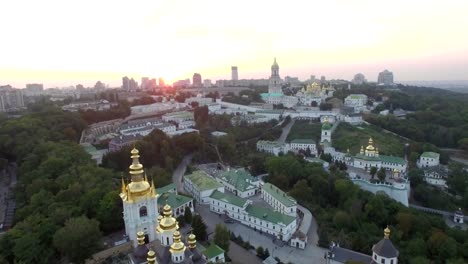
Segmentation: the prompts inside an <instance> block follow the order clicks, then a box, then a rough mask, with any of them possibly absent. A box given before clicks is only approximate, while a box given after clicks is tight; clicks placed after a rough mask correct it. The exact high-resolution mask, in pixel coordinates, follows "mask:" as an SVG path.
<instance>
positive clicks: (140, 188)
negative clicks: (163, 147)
mask: <svg viewBox="0 0 468 264" xmlns="http://www.w3.org/2000/svg"><path fill="white" fill-rule="evenodd" d="M130 153H131V156H130V157H131V158H132V164H131V165H130V167H129V169H130V171H129V173H130V177H131V182H130V183H129V184H128V185H125V181H124V180H123V178H122V193H121V194H120V196H121V197H122V199H124V200H126V201H135V200H137V199H139V198H142V197H154V196H156V191H155V189H154V183H151V184H150V183H149V182H148V179H147V177H146V174H145V173H144V169H143V165H142V164H141V163H140V160H139V158H140V155H139V151H138V150H137V149H136V148H133V149H132V151H131V152H130Z"/></svg>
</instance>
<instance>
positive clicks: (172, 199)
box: [158, 192, 192, 209]
mask: <svg viewBox="0 0 468 264" xmlns="http://www.w3.org/2000/svg"><path fill="white" fill-rule="evenodd" d="M191 200H192V198H190V197H187V196H183V195H178V194H175V193H172V192H167V193H163V194H162V195H161V196H159V198H158V206H159V207H162V206H164V205H166V203H167V204H168V205H170V206H171V207H172V208H173V209H174V208H179V207H180V206H182V205H184V204H186V203H188V202H190V201H191Z"/></svg>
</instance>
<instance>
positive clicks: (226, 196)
mask: <svg viewBox="0 0 468 264" xmlns="http://www.w3.org/2000/svg"><path fill="white" fill-rule="evenodd" d="M210 197H211V198H213V199H215V200H218V201H221V202H225V203H228V204H232V205H235V206H238V207H244V205H245V204H246V203H247V199H244V198H241V197H238V196H235V195H233V194H230V193H223V192H220V191H217V190H216V191H214V192H213V193H212V194H211V195H210Z"/></svg>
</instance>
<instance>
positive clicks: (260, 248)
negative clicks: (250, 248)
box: [256, 246, 265, 259]
mask: <svg viewBox="0 0 468 264" xmlns="http://www.w3.org/2000/svg"><path fill="white" fill-rule="evenodd" d="M256 251H257V256H258V257H259V258H261V259H263V256H264V255H265V252H264V250H263V247H262V246H259V247H257V250H256Z"/></svg>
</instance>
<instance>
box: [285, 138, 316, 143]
mask: <svg viewBox="0 0 468 264" xmlns="http://www.w3.org/2000/svg"><path fill="white" fill-rule="evenodd" d="M290 143H296V144H315V140H313V139H294V140H291V142H290Z"/></svg>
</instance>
